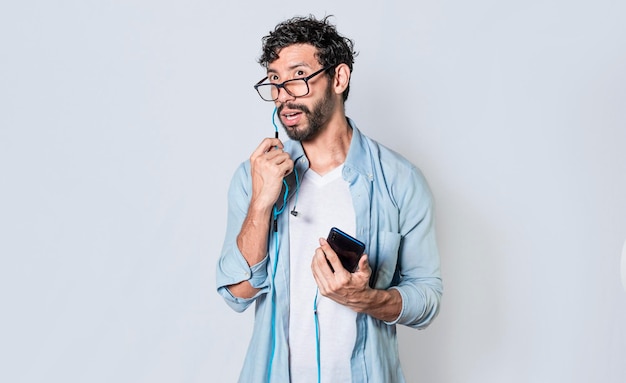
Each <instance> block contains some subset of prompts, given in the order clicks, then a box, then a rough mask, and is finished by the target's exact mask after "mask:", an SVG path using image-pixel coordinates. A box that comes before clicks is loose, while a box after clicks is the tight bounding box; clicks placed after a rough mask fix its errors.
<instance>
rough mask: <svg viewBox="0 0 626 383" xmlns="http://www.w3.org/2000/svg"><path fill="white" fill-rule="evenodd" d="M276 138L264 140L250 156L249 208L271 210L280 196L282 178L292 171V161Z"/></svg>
mask: <svg viewBox="0 0 626 383" xmlns="http://www.w3.org/2000/svg"><path fill="white" fill-rule="evenodd" d="M283 148H284V146H283V143H282V142H281V141H280V140H279V139H278V138H266V139H264V140H263V141H262V142H261V144H260V145H259V146H258V147H257V148H256V150H255V151H254V152H253V153H252V155H251V156H250V166H251V174H252V199H251V201H250V204H251V206H255V207H256V208H259V209H263V210H265V209H269V208H271V207H272V206H273V205H274V203H275V202H276V200H277V199H278V197H279V195H280V191H281V188H282V186H283V178H284V177H285V176H287V175H288V174H289V173H291V172H292V171H293V160H292V159H291V157H290V156H289V154H288V153H285V152H284V151H283Z"/></svg>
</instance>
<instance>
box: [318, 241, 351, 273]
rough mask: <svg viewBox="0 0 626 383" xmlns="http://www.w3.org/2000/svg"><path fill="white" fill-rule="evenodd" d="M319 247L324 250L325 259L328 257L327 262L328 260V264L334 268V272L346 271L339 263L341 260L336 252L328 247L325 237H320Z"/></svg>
mask: <svg viewBox="0 0 626 383" xmlns="http://www.w3.org/2000/svg"><path fill="white" fill-rule="evenodd" d="M320 247H321V249H322V251H323V252H324V254H326V259H328V262H330V265H331V266H332V267H333V269H334V270H335V273H336V272H338V271H344V272H348V271H347V270H346V269H345V268H344V267H343V265H342V264H341V260H340V259H339V257H338V256H337V253H335V250H333V248H332V247H330V245H329V244H328V241H326V239H324V238H320Z"/></svg>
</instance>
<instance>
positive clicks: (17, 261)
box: [0, 0, 626, 383]
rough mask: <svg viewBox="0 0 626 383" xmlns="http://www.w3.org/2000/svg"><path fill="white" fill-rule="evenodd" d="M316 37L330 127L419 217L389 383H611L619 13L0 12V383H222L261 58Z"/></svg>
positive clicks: (619, 172) (82, 5) (257, 136)
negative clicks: (419, 295)
mask: <svg viewBox="0 0 626 383" xmlns="http://www.w3.org/2000/svg"><path fill="white" fill-rule="evenodd" d="M309 13H312V14H315V15H316V16H318V17H322V16H324V15H326V14H332V15H334V16H335V17H334V18H333V22H334V23H336V24H337V26H338V28H339V30H340V32H342V33H343V34H345V35H347V36H349V37H351V38H353V39H354V41H355V43H356V45H355V48H356V50H357V51H358V52H359V55H358V56H357V59H356V64H355V70H354V72H353V77H352V92H351V95H350V99H349V100H348V102H347V114H348V115H349V116H350V117H352V118H353V119H354V120H355V121H356V123H357V125H358V126H359V128H360V129H361V130H362V131H363V132H364V133H366V134H368V135H370V136H371V137H373V138H375V139H377V140H379V141H380V142H382V143H384V144H385V145H386V146H389V147H391V148H393V149H395V150H396V151H398V152H399V153H401V154H403V155H404V156H406V157H407V158H409V159H410V160H411V161H412V162H413V163H415V164H416V165H417V166H419V167H420V168H421V169H422V170H423V172H424V173H425V175H426V177H427V178H428V180H429V182H430V185H431V188H432V190H433V192H434V195H435V200H436V206H437V212H436V217H437V230H438V241H439V244H440V251H441V260H442V273H443V278H444V288H445V292H444V299H443V306H442V310H441V313H440V315H439V317H438V318H437V320H436V321H435V322H434V323H433V325H432V326H431V327H430V328H428V329H427V330H425V331H415V330H410V329H407V328H399V337H400V348H401V350H400V352H401V358H402V363H403V366H404V369H405V373H406V376H407V380H408V381H409V382H428V383H466V382H481V383H485V382H489V383H500V382H515V383H523V382H533V383H534V382H538V383H539V382H541V383H543V382H567V383H572V382H574V383H583V382H585V383H587V382H603V383H623V382H624V381H626V292H625V291H624V289H623V287H622V285H621V283H620V256H621V252H622V248H623V245H624V241H626V150H625V149H626V23H625V22H624V19H625V17H626V3H625V2H623V1H620V0H613V1H611V0H600V1H565V0H554V1H539V0H524V1H522V0H517V1H496V0H479V1H473V2H467V1H460V0H454V1H446V2H437V1H408V0H407V1H393V0H392V1H346V2H341V1H337V0H332V1H330V0H321V1H317V2H313V3H311V4H309V5H304V4H301V5H295V3H294V2H292V1H290V2H286V1H272V0H270V1H265V2H249V3H246V4H244V3H242V2H235V1H231V2H216V1H206V0H205V1H191V0H182V1H176V2H174V1H169V2H168V1H147V0H146V1H138V0H134V1H55V2H47V1H20V2H17V1H14V2H9V1H5V2H3V3H2V4H1V5H0V255H1V258H0V259H1V264H0V308H1V310H2V312H1V315H0V361H1V362H0V364H1V367H0V381H2V382H11V383H19V382H64V383H68V382H81V383H82V382H89V383H104V382H107V383H108V382H116V383H119V382H133V383H134V382H149V383H160V382H163V383H171V382H234V381H236V379H237V376H238V374H239V370H240V367H241V365H242V362H243V358H244V353H245V350H246V347H247V343H248V340H249V337H250V333H251V329H252V321H253V316H254V313H253V311H254V310H253V309H250V310H248V311H247V312H245V313H243V314H237V313H235V312H233V311H231V310H230V309H229V308H228V307H227V306H226V304H225V303H224V302H223V301H222V298H221V297H219V296H218V294H217V293H216V291H215V264H216V261H217V258H218V255H219V251H220V249H221V245H222V240H223V235H224V230H225V219H226V192H227V188H228V183H229V181H230V178H231V175H232V173H233V171H234V170H235V168H236V166H237V165H238V164H239V163H240V162H241V161H243V160H245V159H246V158H248V156H249V155H250V153H251V152H252V151H253V150H254V148H256V146H257V144H258V143H259V142H260V141H261V140H262V139H263V138H264V137H267V136H271V135H272V134H273V127H272V125H271V113H272V109H273V108H272V105H271V104H269V103H264V102H262V101H261V100H260V99H259V97H258V96H257V94H256V93H255V92H254V89H253V88H252V85H253V84H254V83H255V82H257V81H258V80H259V79H260V78H262V77H263V76H264V71H263V69H262V68H261V67H260V66H259V65H258V64H257V63H256V59H257V57H258V56H259V54H260V44H261V37H262V36H264V35H265V34H267V33H268V32H269V31H270V29H272V28H273V27H274V25H275V24H276V23H277V22H279V21H282V20H284V19H286V18H289V17H291V16H294V15H307V14H309ZM340 335H341V334H337V336H340ZM380 352H384V350H381V351H380Z"/></svg>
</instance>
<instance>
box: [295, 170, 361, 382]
mask: <svg viewBox="0 0 626 383" xmlns="http://www.w3.org/2000/svg"><path fill="white" fill-rule="evenodd" d="M342 169H343V165H342V166H339V167H338V168H336V169H334V170H332V171H331V172H329V173H327V174H326V175H324V176H320V175H319V174H317V173H315V172H314V171H312V170H310V169H309V170H308V171H307V172H306V173H305V175H304V177H303V179H302V180H301V182H300V188H299V190H298V195H297V205H296V210H297V211H298V215H297V216H296V217H294V216H292V215H291V214H290V215H289V237H290V243H289V247H290V259H289V262H290V264H289V267H290V312H289V355H290V359H289V367H290V374H291V382H292V383H309V382H312V383H315V382H317V356H316V335H315V318H314V313H313V305H314V300H315V295H316V291H317V284H316V283H315V279H314V278H313V272H312V271H311V260H312V258H313V254H314V253H315V249H317V248H318V247H319V238H320V237H322V238H326V237H327V236H328V232H329V231H330V228H331V227H333V226H335V227H337V228H339V229H341V230H342V231H344V232H346V233H348V234H350V235H354V234H355V232H356V218H355V213H354V207H353V205H352V197H351V195H350V190H349V188H348V183H347V182H346V181H344V180H343V178H342V177H341V172H342ZM294 203H296V199H295V198H292V199H291V202H290V206H289V210H290V211H291V209H293V204H294ZM317 315H318V319H319V336H320V360H321V363H320V365H321V375H322V376H321V381H322V382H323V383H325V382H333V383H341V382H351V372H350V357H351V356H352V351H353V349H354V343H355V341H356V312H354V311H353V310H351V309H350V308H348V307H345V306H343V305H340V304H338V303H336V302H334V301H332V300H331V299H328V298H325V297H323V296H322V295H321V294H319V295H318V299H317Z"/></svg>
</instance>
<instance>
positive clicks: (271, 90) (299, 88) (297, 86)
mask: <svg viewBox="0 0 626 383" xmlns="http://www.w3.org/2000/svg"><path fill="white" fill-rule="evenodd" d="M335 66H336V65H329V66H326V67H324V68H322V69H320V70H318V71H317V72H314V73H312V74H310V75H308V76H306V77H303V78H294V79H292V80H287V81H284V82H282V83H280V84H274V83H271V82H268V83H264V84H263V81H265V80H267V76H266V77H263V78H262V79H261V81H259V82H257V83H256V84H255V85H254V89H256V91H257V92H258V93H259V96H261V98H262V99H263V100H264V101H276V100H277V99H278V94H279V93H280V89H281V88H282V89H284V90H285V92H287V94H289V95H290V96H291V97H304V96H306V95H307V94H309V80H310V79H312V78H313V77H315V76H317V75H318V74H320V73H323V72H325V71H327V70H329V69H331V68H334V67H335Z"/></svg>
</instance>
